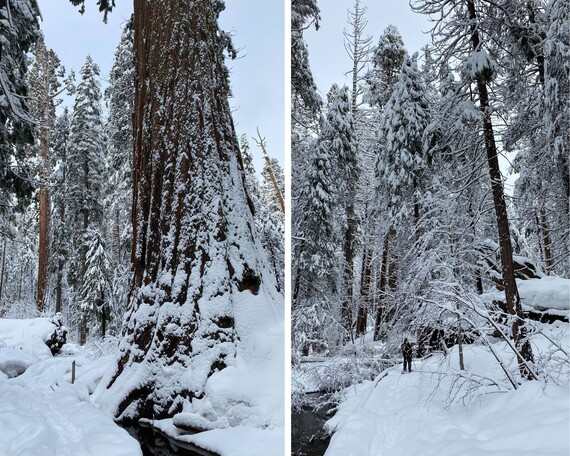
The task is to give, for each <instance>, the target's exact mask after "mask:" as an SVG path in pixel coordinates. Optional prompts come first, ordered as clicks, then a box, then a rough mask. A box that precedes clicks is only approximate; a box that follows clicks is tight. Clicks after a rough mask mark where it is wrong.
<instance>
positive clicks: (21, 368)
mask: <svg viewBox="0 0 570 456" xmlns="http://www.w3.org/2000/svg"><path fill="white" fill-rule="evenodd" d="M32 364H34V358H32V357H31V356H30V355H28V354H27V353H25V352H23V351H22V350H18V349H15V348H11V347H9V348H0V372H3V373H4V374H5V375H6V376H7V377H8V378H13V377H17V376H18V375H21V374H23V373H24V372H25V371H26V369H27V368H28V367H30V366H31V365H32Z"/></svg>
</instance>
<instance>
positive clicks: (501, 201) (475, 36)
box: [467, 0, 533, 379]
mask: <svg viewBox="0 0 570 456" xmlns="http://www.w3.org/2000/svg"><path fill="white" fill-rule="evenodd" d="M467 7H468V11H469V18H470V19H471V21H472V25H471V44H472V46H473V50H474V51H480V50H481V40H480V36H479V32H478V28H477V25H476V24H477V12H476V10H475V4H474V2H473V0H468V1H467ZM476 85H477V92H478V94H479V107H480V109H481V111H482V113H483V136H484V140H485V149H486V152H487V163H488V165H489V175H490V178H491V190H492V193H493V203H494V207H495V215H496V219H497V228H498V231H499V247H500V251H501V266H502V276H503V284H504V287H505V297H506V300H507V308H508V311H509V313H510V314H511V315H512V316H513V317H514V318H513V324H512V333H513V339H514V341H515V344H516V346H517V348H518V350H519V353H520V355H521V357H522V359H519V360H518V361H519V369H520V372H521V375H522V376H523V377H526V378H529V379H531V378H532V373H531V372H529V370H528V369H527V367H526V366H525V361H532V360H533V356H532V349H531V347H530V343H529V341H528V339H527V338H526V328H525V326H524V320H523V313H522V307H521V301H520V297H519V291H518V288H517V283H516V281H515V270H514V266H513V247H512V244H511V232H510V227H509V219H508V216H507V204H506V202H505V195H504V190H503V181H502V176H501V170H500V168H499V158H498V153H497V145H496V143H495V135H494V132H493V123H492V121H491V107H490V104H489V94H488V91H487V82H486V80H485V77H484V75H483V74H481V73H479V74H478V75H477V76H476Z"/></svg>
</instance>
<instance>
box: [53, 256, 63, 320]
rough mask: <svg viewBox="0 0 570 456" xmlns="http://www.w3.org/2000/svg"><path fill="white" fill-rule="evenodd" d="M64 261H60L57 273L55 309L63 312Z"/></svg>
mask: <svg viewBox="0 0 570 456" xmlns="http://www.w3.org/2000/svg"><path fill="white" fill-rule="evenodd" d="M62 282H63V261H61V260H60V261H59V262H58V270H57V275H56V285H55V311H56V313H57V312H61V300H62V292H63V285H62Z"/></svg>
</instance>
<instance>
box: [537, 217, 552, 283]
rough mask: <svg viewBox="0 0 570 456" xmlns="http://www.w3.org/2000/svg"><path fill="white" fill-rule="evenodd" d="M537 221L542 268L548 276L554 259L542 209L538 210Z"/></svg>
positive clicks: (546, 222)
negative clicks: (542, 255)
mask: <svg viewBox="0 0 570 456" xmlns="http://www.w3.org/2000/svg"><path fill="white" fill-rule="evenodd" d="M538 220H539V223H538V226H539V229H540V234H541V237H542V248H543V253H544V266H545V268H546V274H550V273H551V272H552V268H553V267H554V259H553V258H552V241H551V240H550V230H549V229H548V221H547V219H546V211H545V210H544V207H542V208H540V212H539V215H538Z"/></svg>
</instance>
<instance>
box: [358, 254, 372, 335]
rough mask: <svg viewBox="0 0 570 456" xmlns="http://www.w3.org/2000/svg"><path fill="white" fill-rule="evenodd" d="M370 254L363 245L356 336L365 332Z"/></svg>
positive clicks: (368, 299)
mask: <svg viewBox="0 0 570 456" xmlns="http://www.w3.org/2000/svg"><path fill="white" fill-rule="evenodd" d="M371 255H372V253H371V250H370V249H369V248H368V247H365V250H364V258H363V259H362V263H363V264H362V276H361V279H360V306H359V307H358V317H357V320H356V336H357V337H358V336H361V335H362V334H364V333H365V332H366V323H367V320H368V307H369V305H370V284H371V279H372V259H371V258H370V257H371Z"/></svg>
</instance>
